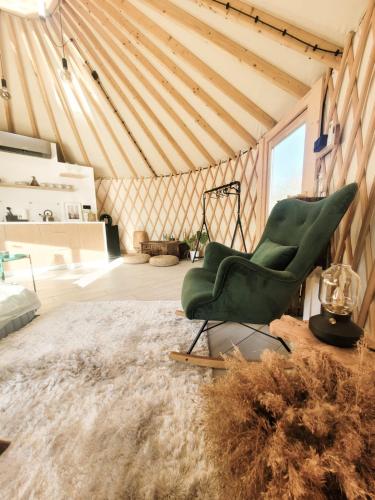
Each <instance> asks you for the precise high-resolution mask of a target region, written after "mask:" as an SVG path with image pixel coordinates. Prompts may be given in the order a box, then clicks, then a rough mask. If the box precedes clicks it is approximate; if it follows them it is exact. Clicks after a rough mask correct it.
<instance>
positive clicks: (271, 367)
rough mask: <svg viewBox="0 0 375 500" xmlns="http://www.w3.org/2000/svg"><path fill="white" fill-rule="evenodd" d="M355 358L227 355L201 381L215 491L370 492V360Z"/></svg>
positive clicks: (261, 494)
mask: <svg viewBox="0 0 375 500" xmlns="http://www.w3.org/2000/svg"><path fill="white" fill-rule="evenodd" d="M364 358H365V355H364V350H363V349H362V350H361V352H360V353H359V361H360V359H361V363H359V366H360V367H361V368H360V369H359V370H358V371H355V372H352V371H350V370H348V369H347V368H344V367H343V366H342V365H340V364H338V363H337V362H336V361H334V360H333V359H332V358H330V357H329V356H328V355H327V354H321V353H319V352H317V351H312V352H311V355H310V356H309V357H308V358H307V359H306V358H304V357H302V356H301V355H299V354H298V353H294V354H292V356H291V357H290V358H289V359H288V358H285V357H283V356H281V355H279V354H277V353H271V352H265V353H264V354H263V357H262V362H261V363H246V362H244V361H241V360H238V359H237V360H235V359H232V360H231V361H229V363H230V369H229V371H228V372H227V374H226V375H225V376H224V377H221V378H218V379H216V380H215V382H214V383H213V384H212V383H210V384H208V385H207V386H204V388H203V391H204V395H205V398H204V407H203V408H204V412H205V434H206V436H207V449H208V452H209V457H210V458H211V459H212V460H213V462H214V463H215V464H216V466H217V476H218V480H219V482H220V483H221V488H222V497H223V498H231V499H238V500H243V499H267V500H276V499H277V500H297V499H299V500H323V499H324V500H348V499H350V500H370V499H373V498H375V367H374V365H373V358H372V361H371V360H369V361H368V362H366V360H365V359H364ZM228 409H230V411H228Z"/></svg>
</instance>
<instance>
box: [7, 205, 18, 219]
mask: <svg viewBox="0 0 375 500" xmlns="http://www.w3.org/2000/svg"><path fill="white" fill-rule="evenodd" d="M6 209H7V213H6V215H5V220H6V221H7V222H16V221H18V215H14V214H13V213H12V209H11V207H6Z"/></svg>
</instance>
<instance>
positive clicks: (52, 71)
mask: <svg viewBox="0 0 375 500" xmlns="http://www.w3.org/2000/svg"><path fill="white" fill-rule="evenodd" d="M29 22H30V24H31V25H32V26H33V28H34V33H35V36H36V37H37V39H38V42H39V47H40V49H41V51H42V53H43V56H44V59H45V61H46V62H47V65H48V67H49V69H50V71H49V72H50V74H51V75H52V80H53V81H54V88H55V90H56V92H57V94H58V96H59V100H60V103H61V106H62V108H63V110H64V113H65V116H66V118H67V119H68V121H69V125H70V127H71V130H72V132H73V134H74V137H75V139H76V142H77V144H78V147H79V149H80V151H81V154H82V157H83V162H84V163H85V164H86V165H88V166H91V162H90V159H89V157H88V154H87V151H86V148H85V146H84V144H83V142H82V138H81V135H80V133H79V131H78V128H77V125H76V123H75V121H74V118H73V115H72V112H71V110H70V107H69V103H68V98H67V95H66V92H65V89H64V86H63V84H62V82H61V80H60V78H59V76H58V75H57V73H56V70H55V69H54V68H55V67H58V66H57V65H56V64H53V62H52V60H51V57H50V54H49V49H48V48H47V46H46V44H45V43H44V39H43V36H42V35H43V33H42V32H41V31H40V24H39V23H38V22H37V21H34V20H30V21H29ZM50 44H51V45H52V42H50Z"/></svg>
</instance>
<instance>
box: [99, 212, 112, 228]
mask: <svg viewBox="0 0 375 500" xmlns="http://www.w3.org/2000/svg"><path fill="white" fill-rule="evenodd" d="M99 220H100V222H104V223H105V224H107V225H108V226H112V217H111V216H110V215H109V214H101V216H100V217H99Z"/></svg>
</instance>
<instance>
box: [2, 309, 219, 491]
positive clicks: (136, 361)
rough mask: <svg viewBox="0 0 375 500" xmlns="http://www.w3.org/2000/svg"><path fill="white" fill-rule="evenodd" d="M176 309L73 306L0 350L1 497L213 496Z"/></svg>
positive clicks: (182, 323) (184, 327)
mask: <svg viewBox="0 0 375 500" xmlns="http://www.w3.org/2000/svg"><path fill="white" fill-rule="evenodd" d="M178 305H179V304H178V303H174V302H137V301H125V302H91V303H87V302H86V303H84V302H83V303H71V304H67V305H66V306H64V307H63V308H61V309H59V310H57V311H54V312H52V313H49V314H47V315H46V316H44V317H40V318H38V319H36V320H34V321H33V323H31V324H30V325H29V326H27V327H26V328H24V329H22V330H21V331H20V332H18V333H15V334H12V335H10V336H9V337H7V338H5V339H3V340H1V341H0V436H1V437H3V438H9V439H10V440H11V441H12V444H11V446H10V447H9V448H8V450H7V451H6V452H5V453H4V454H3V455H1V456H0V496H1V499H3V500H16V499H21V498H22V499H38V500H40V499H48V500H59V499H82V500H89V499H90V500H95V499H100V500H101V499H106V500H107V499H108V500H111V499H135V500H138V499H190V498H204V499H206V498H207V499H210V500H211V499H214V498H216V495H215V489H214V484H213V479H212V478H213V473H212V472H213V471H212V470H211V469H210V466H209V465H208V464H207V462H206V460H205V453H204V442H203V433H202V422H201V409H200V396H199V390H200V389H199V388H200V385H201V383H202V382H206V383H207V382H209V380H210V379H211V372H210V370H204V369H202V368H194V367H187V366H185V365H181V364H179V363H175V362H172V361H169V359H168V351H169V350H179V349H183V348H186V347H187V346H188V344H189V342H190V341H191V339H192V337H193V335H194V332H195V330H196V328H197V327H199V324H196V323H194V322H191V321H188V320H186V319H184V318H176V317H175V314H174V312H175V309H176V308H177V307H178ZM205 348H206V346H205V345H204V344H201V349H203V350H205Z"/></svg>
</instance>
